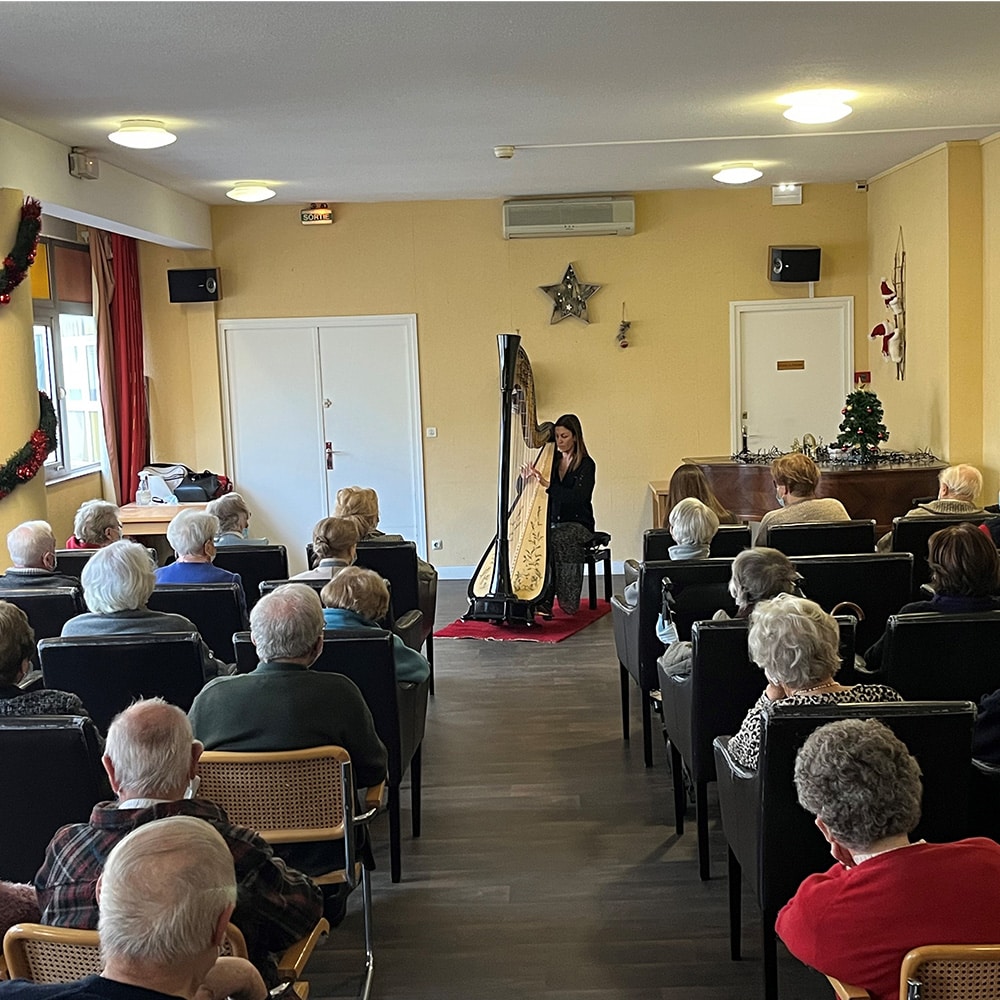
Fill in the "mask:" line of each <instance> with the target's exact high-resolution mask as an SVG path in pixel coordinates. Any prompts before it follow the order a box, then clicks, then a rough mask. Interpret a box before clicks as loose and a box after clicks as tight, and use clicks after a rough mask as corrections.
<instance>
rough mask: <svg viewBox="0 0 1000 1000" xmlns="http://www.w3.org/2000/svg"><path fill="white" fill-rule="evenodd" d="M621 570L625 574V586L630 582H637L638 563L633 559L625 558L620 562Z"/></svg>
mask: <svg viewBox="0 0 1000 1000" xmlns="http://www.w3.org/2000/svg"><path fill="white" fill-rule="evenodd" d="M622 571H623V572H624V574H625V586H626V587H627V586H628V585H629V584H630V583H638V582H639V564H638V563H637V562H636V561H635V560H634V559H626V560H625V562H624V563H623V564H622Z"/></svg>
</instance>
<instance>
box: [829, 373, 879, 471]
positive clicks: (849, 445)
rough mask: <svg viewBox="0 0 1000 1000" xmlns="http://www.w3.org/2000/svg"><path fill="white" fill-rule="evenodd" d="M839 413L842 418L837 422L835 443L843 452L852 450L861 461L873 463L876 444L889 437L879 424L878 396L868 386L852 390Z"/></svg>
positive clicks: (875, 454) (876, 448)
mask: <svg viewBox="0 0 1000 1000" xmlns="http://www.w3.org/2000/svg"><path fill="white" fill-rule="evenodd" d="M840 412H841V413H842V414H843V415H844V419H843V420H842V421H841V424H840V434H838V435H837V444H838V445H839V446H840V447H841V448H843V449H844V451H848V450H852V451H855V453H856V454H857V455H858V456H859V457H860V458H861V460H862V461H870V462H873V461H874V460H875V458H876V456H877V455H878V449H879V446H880V445H881V444H882V442H883V441H888V440H889V432H888V431H887V430H886V429H885V424H883V423H882V404H881V403H880V402H879V398H878V396H876V395H875V393H874V392H871V391H870V390H868V389H864V388H861V389H855V390H854V392H852V393H851V394H850V395H849V396H848V397H847V402H846V403H845V405H844V408H843V409H842V410H841V411H840Z"/></svg>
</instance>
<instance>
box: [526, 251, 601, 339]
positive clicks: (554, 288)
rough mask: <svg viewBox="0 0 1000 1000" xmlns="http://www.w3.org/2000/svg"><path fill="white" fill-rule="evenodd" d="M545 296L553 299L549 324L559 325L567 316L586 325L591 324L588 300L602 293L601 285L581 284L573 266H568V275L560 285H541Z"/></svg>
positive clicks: (566, 274)
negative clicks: (580, 320)
mask: <svg viewBox="0 0 1000 1000" xmlns="http://www.w3.org/2000/svg"><path fill="white" fill-rule="evenodd" d="M538 287H539V288H540V289H541V290H542V291H543V292H545V294H546V295H547V296H548V297H549V298H550V299H552V318H551V319H550V320H549V323H550V324H551V323H558V322H559V321H560V320H564V319H565V318H566V317H567V316H576V318H577V319H582V320H583V321H584V323H589V322H590V320H589V319H588V318H587V299H589V298H590V296H591V295H593V294H594V292H597V291H600V288H601V286H600V285H588V284H584V283H583V282H581V281H580V280H579V279H578V278H577V276H576V271H574V270H573V265H572V264H567V265H566V273H565V274H564V275H563V279H562V281H561V282H559V284H558V285H539V286H538Z"/></svg>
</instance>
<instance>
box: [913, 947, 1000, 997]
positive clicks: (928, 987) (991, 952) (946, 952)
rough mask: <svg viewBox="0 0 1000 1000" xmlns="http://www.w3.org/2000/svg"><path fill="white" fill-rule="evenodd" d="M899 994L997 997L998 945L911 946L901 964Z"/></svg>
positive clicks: (999, 977)
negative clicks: (912, 947) (911, 948)
mask: <svg viewBox="0 0 1000 1000" xmlns="http://www.w3.org/2000/svg"><path fill="white" fill-rule="evenodd" d="M998 937H1000V931H998ZM899 995H900V997H905V998H906V1000H970V998H980V997H981V998H985V997H997V996H1000V944H932V945H924V946H923V947H921V948H914V949H913V950H912V951H909V952H907V953H906V955H905V956H904V957H903V964H902V966H900V970H899Z"/></svg>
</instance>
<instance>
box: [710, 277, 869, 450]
mask: <svg viewBox="0 0 1000 1000" xmlns="http://www.w3.org/2000/svg"><path fill="white" fill-rule="evenodd" d="M793 309H796V310H799V311H801V310H807V311H814V310H827V311H836V312H839V313H840V317H841V323H840V336H841V358H842V361H843V376H844V385H843V390H844V392H843V395H844V399H846V398H847V396H848V394H849V393H850V392H851V390H852V389H853V388H854V296H853V295H830V296H823V297H820V298H808V299H763V300H753V301H742V302H730V303H729V433H730V444H731V451H732V453H733V454H736V453H737V452H738V451H739V450H740V448H741V447H742V424H743V420H742V414H743V389H742V386H743V378H742V375H743V343H742V338H741V336H740V330H741V319H742V316H743V314H744V313H764V312H789V311H791V310H793Z"/></svg>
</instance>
